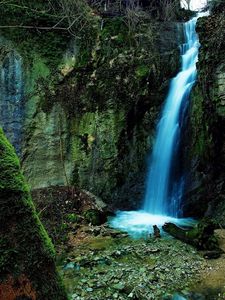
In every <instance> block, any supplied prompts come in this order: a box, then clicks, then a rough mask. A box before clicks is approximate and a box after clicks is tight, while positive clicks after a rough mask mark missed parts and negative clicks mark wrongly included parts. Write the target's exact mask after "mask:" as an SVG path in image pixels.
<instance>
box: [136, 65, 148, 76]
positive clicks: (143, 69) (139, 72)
mask: <svg viewBox="0 0 225 300" xmlns="http://www.w3.org/2000/svg"><path fill="white" fill-rule="evenodd" d="M135 73H136V76H137V77H140V78H143V77H146V76H147V75H148V74H149V68H148V67H147V66H145V65H141V66H138V67H137V68H136V71H135Z"/></svg>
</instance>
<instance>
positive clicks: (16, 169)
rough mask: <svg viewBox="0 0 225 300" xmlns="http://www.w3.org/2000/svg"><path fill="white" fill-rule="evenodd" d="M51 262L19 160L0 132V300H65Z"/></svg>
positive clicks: (52, 255) (52, 256)
mask: <svg viewBox="0 0 225 300" xmlns="http://www.w3.org/2000/svg"><path fill="white" fill-rule="evenodd" d="M54 259H55V252H54V248H53V245H52V243H51V240H50V239H49V237H48V235H47V233H46V231H45V229H44V228H43V226H42V224H41V222H40V220H39V218H38V216H37V213H36V211H35V208H34V205H33V203H32V200H31V196H30V192H29V188H28V186H27V185H26V184H25V180H24V177H23V175H22V173H21V170H20V164H19V160H18V158H17V156H16V154H15V151H14V149H13V147H12V146H11V145H10V143H9V142H8V141H7V139H6V138H5V136H4V134H3V131H2V129H0V299H4V300H15V299H22V298H23V299H32V300H36V299H37V300H53V299H54V300H64V299H67V297H66V294H65V292H64V289H63V287H62V284H61V280H60V278H59V276H58V274H57V272H56V267H55V262H54Z"/></svg>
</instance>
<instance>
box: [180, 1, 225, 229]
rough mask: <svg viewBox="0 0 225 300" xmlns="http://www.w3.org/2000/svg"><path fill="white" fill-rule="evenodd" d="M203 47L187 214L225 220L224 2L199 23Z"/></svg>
mask: <svg viewBox="0 0 225 300" xmlns="http://www.w3.org/2000/svg"><path fill="white" fill-rule="evenodd" d="M197 30H198V33H199V37H200V43H201V49H200V57H199V63H198V72H199V76H198V83H197V85H196V87H195V89H194V92H193V97H192V98H193V99H192V107H191V114H190V129H191V133H190V135H189V149H188V153H189V161H191V166H189V168H190V170H191V174H189V175H190V176H189V179H190V182H189V186H188V191H187V195H186V199H187V202H186V205H185V207H184V208H185V212H186V214H187V215H192V216H196V217H199V216H202V215H204V214H206V215H210V216H212V215H213V216H215V217H216V221H218V222H219V223H220V224H221V225H223V226H224V224H225V223H224V220H225V213H224V212H225V206H224V203H225V201H224V200H225V190H224V187H225V175H224V168H225V142H224V141H225V135H224V126H225V52H224V49H225V43H224V41H225V3H224V1H218V2H215V6H214V7H213V9H212V12H211V15H210V16H209V17H207V18H201V19H200V20H199V23H198V28H197Z"/></svg>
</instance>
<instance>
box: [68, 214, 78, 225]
mask: <svg viewBox="0 0 225 300" xmlns="http://www.w3.org/2000/svg"><path fill="white" fill-rule="evenodd" d="M79 219H80V218H79V216H78V215H77V214H75V213H71V214H68V215H67V221H68V222H71V223H78V221H79Z"/></svg>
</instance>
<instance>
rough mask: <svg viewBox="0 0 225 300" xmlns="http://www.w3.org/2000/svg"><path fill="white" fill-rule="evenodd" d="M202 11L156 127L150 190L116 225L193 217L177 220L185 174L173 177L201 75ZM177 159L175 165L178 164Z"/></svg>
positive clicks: (136, 229)
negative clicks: (192, 95)
mask: <svg viewBox="0 0 225 300" xmlns="http://www.w3.org/2000/svg"><path fill="white" fill-rule="evenodd" d="M203 15H206V13H199V14H198V15H197V16H196V17H194V18H193V19H191V20H190V21H188V22H187V23H185V24H184V36H185V43H184V44H183V45H181V60H182V65H181V70H180V71H179V73H178V74H177V76H176V77H175V78H173V79H172V80H171V83H170V88H169V92H168V96H167V98H166V101H165V104H164V107H163V109H162V113H161V117H160V120H159V123H158V126H157V130H156V139H155V143H154V146H153V151H152V154H151V158H150V160H149V166H148V174H147V182H146V193H145V198H144V205H143V209H142V211H136V212H131V211H130V212H118V213H117V216H116V217H115V218H113V219H112V220H111V222H110V223H111V225H112V226H113V227H115V228H118V229H122V230H125V231H128V232H130V233H131V234H134V233H137V234H140V232H141V231H143V232H145V231H146V232H147V231H149V228H150V227H151V225H154V224H157V225H159V226H162V225H163V224H164V223H165V222H168V221H172V222H174V223H179V224H180V223H181V224H184V223H189V222H191V220H184V219H177V217H178V212H180V209H181V208H180V199H181V198H182V192H183V189H182V187H183V180H184V179H183V177H182V178H180V183H179V182H177V181H175V180H174V178H173V176H172V173H173V172H172V171H173V167H174V166H175V164H176V161H178V163H179V159H177V153H178V152H177V151H176V149H177V148H178V145H179V144H180V140H181V138H182V134H181V133H182V132H181V128H182V125H183V124H182V122H183V119H184V118H183V117H182V115H183V113H184V108H185V107H187V106H188V103H189V99H190V93H191V90H192V87H193V85H194V84H195V81H196V77H197V69H196V63H197V61H198V53H199V47H200V43H199V39H198V35H197V33H196V23H197V20H198V18H199V17H201V16H203ZM174 162H175V164H174Z"/></svg>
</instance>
